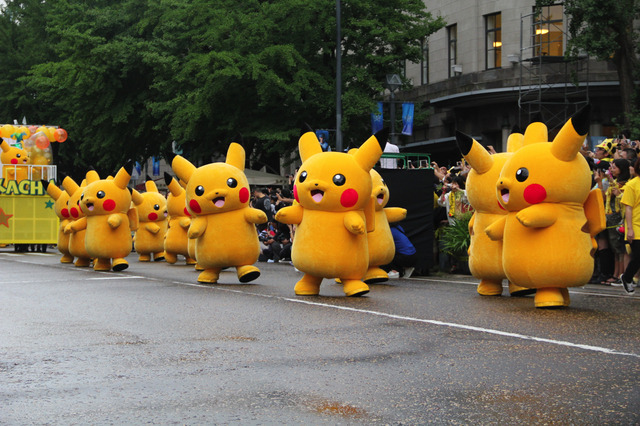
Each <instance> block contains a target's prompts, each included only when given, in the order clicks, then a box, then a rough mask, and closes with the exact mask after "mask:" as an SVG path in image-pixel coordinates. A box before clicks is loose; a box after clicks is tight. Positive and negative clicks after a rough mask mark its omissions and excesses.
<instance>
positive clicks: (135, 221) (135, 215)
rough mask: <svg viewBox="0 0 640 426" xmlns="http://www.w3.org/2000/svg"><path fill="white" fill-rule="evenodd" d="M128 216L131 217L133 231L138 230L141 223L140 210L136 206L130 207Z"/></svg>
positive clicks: (130, 227)
mask: <svg viewBox="0 0 640 426" xmlns="http://www.w3.org/2000/svg"><path fill="white" fill-rule="evenodd" d="M127 217H128V218H129V229H130V230H132V231H137V230H138V226H139V225H140V221H139V218H138V210H137V209H135V208H133V209H129V211H127Z"/></svg>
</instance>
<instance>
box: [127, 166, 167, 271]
mask: <svg viewBox="0 0 640 426" xmlns="http://www.w3.org/2000/svg"><path fill="white" fill-rule="evenodd" d="M144 185H145V189H146V190H147V192H144V193H142V194H141V193H139V192H138V191H136V190H135V189H134V190H133V191H132V193H131V199H132V200H133V204H134V205H135V206H136V209H137V210H138V230H137V231H136V236H135V239H134V248H135V249H136V252H137V253H138V254H139V257H138V260H139V261H140V262H149V261H150V260H151V255H153V261H154V262H159V261H161V260H164V257H165V256H164V236H165V234H166V233H167V228H168V227H169V220H168V218H167V199H166V198H164V196H163V195H162V194H161V193H160V192H158V187H157V186H156V183H155V182H154V181H153V180H151V178H149V177H148V176H147V181H146V182H145V184H144Z"/></svg>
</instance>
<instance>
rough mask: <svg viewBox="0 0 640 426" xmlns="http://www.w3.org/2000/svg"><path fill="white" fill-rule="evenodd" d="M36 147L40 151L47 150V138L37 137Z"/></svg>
mask: <svg viewBox="0 0 640 426" xmlns="http://www.w3.org/2000/svg"><path fill="white" fill-rule="evenodd" d="M36 146H37V147H38V148H40V149H47V148H49V138H47V137H46V136H38V137H37V138H36Z"/></svg>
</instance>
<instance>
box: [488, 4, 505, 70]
mask: <svg viewBox="0 0 640 426" xmlns="http://www.w3.org/2000/svg"><path fill="white" fill-rule="evenodd" d="M484 18H485V28H486V34H485V52H486V64H487V69H488V70H489V69H492V68H500V67H501V66H502V15H501V14H500V13H494V14H492V15H487V16H485V17H484Z"/></svg>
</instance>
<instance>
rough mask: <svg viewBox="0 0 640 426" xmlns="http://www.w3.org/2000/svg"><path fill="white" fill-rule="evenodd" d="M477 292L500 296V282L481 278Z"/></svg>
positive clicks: (482, 294)
mask: <svg viewBox="0 0 640 426" xmlns="http://www.w3.org/2000/svg"><path fill="white" fill-rule="evenodd" d="M478 294H479V295H480V296H501V295H502V282H498V281H491V280H484V279H483V280H481V281H480V283H479V284H478Z"/></svg>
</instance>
